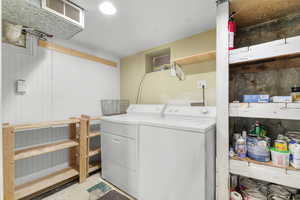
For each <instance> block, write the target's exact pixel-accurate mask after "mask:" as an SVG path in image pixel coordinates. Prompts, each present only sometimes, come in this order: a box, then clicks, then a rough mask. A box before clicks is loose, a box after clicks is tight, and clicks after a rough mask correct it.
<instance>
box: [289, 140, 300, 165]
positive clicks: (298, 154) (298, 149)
mask: <svg viewBox="0 0 300 200" xmlns="http://www.w3.org/2000/svg"><path fill="white" fill-rule="evenodd" d="M292 154H293V161H292V163H291V164H292V166H293V167H295V168H296V169H300V144H295V145H294V146H293V150H292Z"/></svg>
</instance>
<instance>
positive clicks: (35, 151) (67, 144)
mask: <svg viewBox="0 0 300 200" xmlns="http://www.w3.org/2000/svg"><path fill="white" fill-rule="evenodd" d="M75 146H78V142H76V141H74V140H67V141H63V142H57V143H53V144H46V145H41V146H37V147H32V148H27V149H22V150H17V151H15V160H20V159H24V158H29V157H33V156H38V155H42V154H46V153H50V152H54V151H59V150H62V149H67V148H71V147H75Z"/></svg>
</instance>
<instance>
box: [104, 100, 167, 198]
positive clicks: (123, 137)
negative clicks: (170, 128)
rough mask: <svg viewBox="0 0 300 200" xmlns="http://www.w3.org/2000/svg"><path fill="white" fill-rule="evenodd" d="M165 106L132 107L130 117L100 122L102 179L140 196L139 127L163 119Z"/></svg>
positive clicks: (123, 116)
mask: <svg viewBox="0 0 300 200" xmlns="http://www.w3.org/2000/svg"><path fill="white" fill-rule="evenodd" d="M164 107H165V105H130V107H129V108H128V110H127V114H125V115H118V116H110V117H103V120H102V121H101V131H102V135H101V159H102V161H101V162H102V177H103V178H104V179H105V180H107V181H109V182H110V183H112V184H113V185H115V186H117V187H118V188H120V189H122V190H123V191H125V192H127V193H128V194H130V195H131V196H133V197H136V198H137V197H138V135H139V134H138V125H139V123H140V121H141V120H145V121H147V120H154V119H161V117H162V112H163V110H164Z"/></svg>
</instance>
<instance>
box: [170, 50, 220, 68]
mask: <svg viewBox="0 0 300 200" xmlns="http://www.w3.org/2000/svg"><path fill="white" fill-rule="evenodd" d="M215 58H216V51H208V52H204V53H199V54H195V55H192V56H187V57H183V58H178V59H175V60H174V62H176V63H177V64H179V65H190V64H195V63H200V62H204V61H207V60H214V59H215Z"/></svg>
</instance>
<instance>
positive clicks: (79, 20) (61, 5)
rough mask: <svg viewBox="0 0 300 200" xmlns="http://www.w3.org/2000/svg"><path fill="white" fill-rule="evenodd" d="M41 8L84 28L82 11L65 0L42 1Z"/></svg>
mask: <svg viewBox="0 0 300 200" xmlns="http://www.w3.org/2000/svg"><path fill="white" fill-rule="evenodd" d="M42 8H43V9H45V10H47V11H49V12H51V13H54V14H56V15H59V16H61V17H63V18H64V19H66V20H68V21H70V22H73V23H75V24H77V25H79V26H81V27H82V28H84V12H83V9H82V8H80V7H78V6H77V5H75V4H73V3H72V2H70V1H66V0H42Z"/></svg>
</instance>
